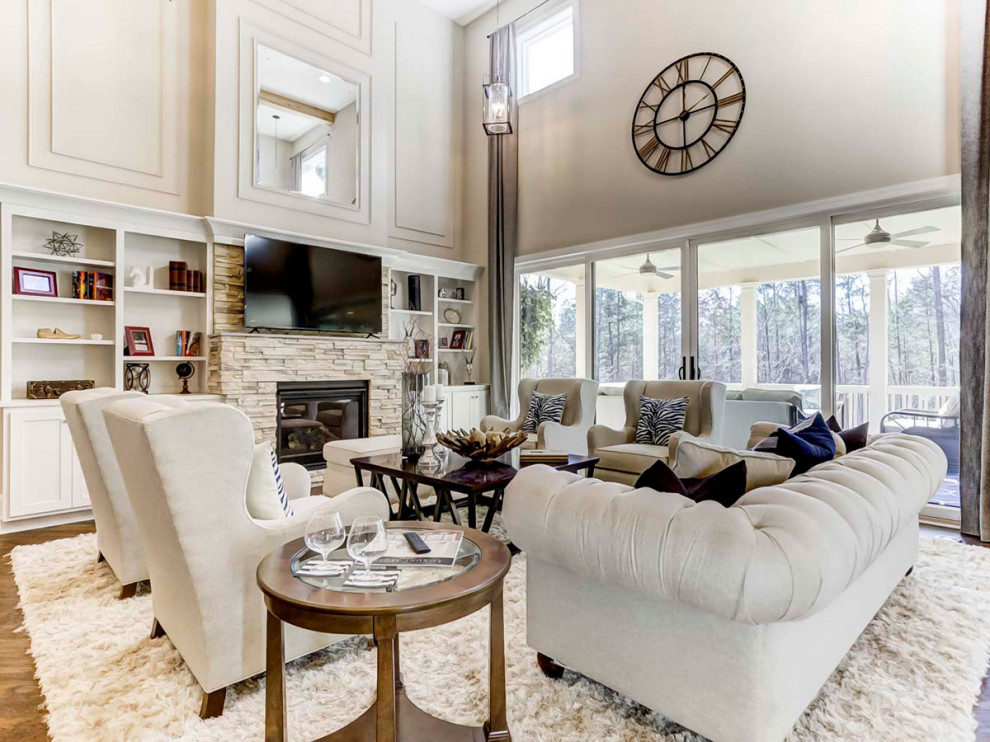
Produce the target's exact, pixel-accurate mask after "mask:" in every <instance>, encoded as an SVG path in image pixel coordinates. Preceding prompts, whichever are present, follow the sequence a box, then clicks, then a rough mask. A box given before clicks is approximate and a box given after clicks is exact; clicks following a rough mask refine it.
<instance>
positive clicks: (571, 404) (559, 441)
mask: <svg viewBox="0 0 990 742" xmlns="http://www.w3.org/2000/svg"><path fill="white" fill-rule="evenodd" d="M533 392H539V393H540V394H566V395H567V404H566V405H565V407H564V415H563V417H561V419H560V422H559V423H551V422H545V423H541V424H540V426H539V428H538V429H537V431H536V433H531V434H530V436H529V440H528V441H527V442H526V443H524V444H523V448H539V449H542V450H546V451H562V452H565V453H578V454H583V453H587V451H588V429H589V428H591V426H592V424H593V423H594V422H595V403H596V401H597V399H598V382H597V381H592V380H591V379H523V380H522V381H520V382H519V415H518V417H516V419H515V420H506V419H505V418H501V417H498V416H497V415H486V416H485V417H484V418H482V420H481V430H482V431H483V432H486V433H487V432H488V431H490V430H496V431H501V430H522V427H523V423H524V422H525V421H526V413H527V412H529V400H530V398H531V397H532V396H533Z"/></svg>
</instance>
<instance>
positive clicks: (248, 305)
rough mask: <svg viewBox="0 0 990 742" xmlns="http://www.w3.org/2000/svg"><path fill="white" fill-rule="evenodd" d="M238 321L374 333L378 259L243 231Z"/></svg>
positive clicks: (378, 318)
mask: <svg viewBox="0 0 990 742" xmlns="http://www.w3.org/2000/svg"><path fill="white" fill-rule="evenodd" d="M244 326H245V327H252V328H254V327H257V328H265V329H271V330H322V331H325V332H353V333H363V334H378V333H380V332H381V331H382V260H381V258H378V257H375V256H373V255H362V254H360V253H353V252H346V251H344V250H333V249H330V248H326V247H314V246H312V245H301V244H296V243H294V242H285V241H283V240H274V239H269V238H267V237H257V236H255V235H246V236H245V238H244Z"/></svg>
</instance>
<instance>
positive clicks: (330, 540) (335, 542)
mask: <svg viewBox="0 0 990 742" xmlns="http://www.w3.org/2000/svg"><path fill="white" fill-rule="evenodd" d="M346 535H347V533H346V531H345V530H344V521H343V520H341V518H340V513H339V512H338V511H336V510H330V509H329V508H323V509H322V510H316V511H314V512H313V514H312V515H310V516H309V520H307V521H306V546H308V547H309V548H310V549H312V550H313V551H315V552H316V553H317V554H319V555H320V556H321V557H323V566H324V567H326V566H327V555H328V554H330V552H332V551H333V550H334V549H337V548H340V545H341V544H343V543H344V538H345V536H346Z"/></svg>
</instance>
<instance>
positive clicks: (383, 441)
mask: <svg viewBox="0 0 990 742" xmlns="http://www.w3.org/2000/svg"><path fill="white" fill-rule="evenodd" d="M401 447H402V440H401V438H400V437H399V436H398V435H376V436H372V437H371V438H353V439H351V440H345V441H330V442H329V443H327V444H325V445H324V446H323V458H324V459H326V462H327V463H328V464H337V465H338V466H347V467H349V466H350V465H351V459H357V458H361V457H364V456H381V455H383V454H388V453H398V452H399V449H400V448H401Z"/></svg>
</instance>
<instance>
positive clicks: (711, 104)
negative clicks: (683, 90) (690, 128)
mask: <svg viewBox="0 0 990 742" xmlns="http://www.w3.org/2000/svg"><path fill="white" fill-rule="evenodd" d="M702 100H704V98H702ZM698 102H699V103H700V102H701V101H698ZM695 105H698V104H697V103H695ZM715 105H716V104H715V103H709V104H708V105H707V106H702V107H701V108H695V109H692V108H689V109H688V110H686V111H682V112H681V113H679V114H677V115H676V116H671V117H670V118H669V119H664V120H663V121H657V126H663V125H664V124H669V123H670V122H671V121H677V120H678V119H679V118H681V117H682V116H683V115H684V114H685V113H686V114H687V115H688V116H690V115H691V114H692V113H701V112H702V111H706V110H708V109H709V108H714V107H715Z"/></svg>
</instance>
